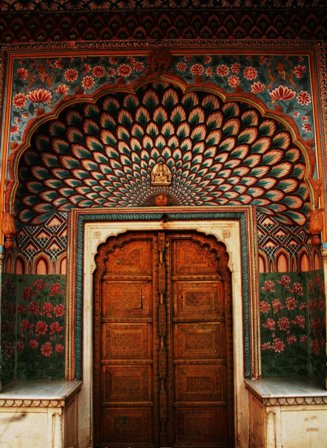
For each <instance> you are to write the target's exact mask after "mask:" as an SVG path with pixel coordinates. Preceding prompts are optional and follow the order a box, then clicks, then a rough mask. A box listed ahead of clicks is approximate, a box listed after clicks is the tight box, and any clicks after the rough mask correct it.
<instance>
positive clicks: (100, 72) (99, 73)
mask: <svg viewBox="0 0 327 448" xmlns="http://www.w3.org/2000/svg"><path fill="white" fill-rule="evenodd" d="M105 73H106V71H105V69H104V67H103V66H102V65H96V66H95V67H94V68H93V70H92V75H93V76H94V77H95V78H102V77H103V76H104V75H105Z"/></svg>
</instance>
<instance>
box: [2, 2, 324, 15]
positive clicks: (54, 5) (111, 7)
mask: <svg viewBox="0 0 327 448" xmlns="http://www.w3.org/2000/svg"><path fill="white" fill-rule="evenodd" d="M325 7H326V4H325V2H324V0H315V1H311V2H310V3H309V4H308V3H306V2H303V1H301V0H289V1H288V2H287V5H285V2H284V1H279V0H229V1H226V0H218V1H217V0H206V1H198V0H183V1H180V0H175V1H174V0H157V1H156V2H149V1H148V0H134V1H126V0H125V1H122V0H110V1H107V0H97V1H96V2H95V1H93V0H79V1H64V0H55V1H53V0H46V1H42V2H40V1H37V0H32V1H29V2H28V5H26V1H22V0H2V2H1V6H0V11H1V12H16V13H25V14H26V13H31V12H33V11H38V12H40V11H42V12H49V13H54V12H57V11H84V12H85V10H87V9H88V10H90V11H98V12H101V11H131V10H135V11H137V10H153V9H177V10H180V9H200V10H201V9H210V8H212V9H215V10H217V9H226V8H228V9H231V8H236V9H239V8H246V9H248V8H258V9H263V8H273V9H275V8H283V9H285V8H286V9H292V8H305V9H314V8H315V9H319V8H325Z"/></svg>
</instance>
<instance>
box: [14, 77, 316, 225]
mask: <svg viewBox="0 0 327 448" xmlns="http://www.w3.org/2000/svg"><path fill="white" fill-rule="evenodd" d="M124 101H125V105H124ZM99 105H101V107H102V109H100V108H99ZM81 111H82V112H83V114H84V115H83V114H81ZM115 114H116V115H115ZM113 116H114V119H113ZM67 117H68V118H67ZM64 120H66V122H65V121H64ZM67 120H68V123H67ZM77 123H78V124H79V126H80V127H81V128H82V129H83V132H80V129H78V126H77ZM56 126H57V127H56ZM69 126H70V128H69V130H68V131H67V133H69V137H68V136H67V134H66V135H65V138H62V135H61V133H64V132H65V131H66V127H69ZM72 128H74V129H75V130H76V135H72V134H74V132H73V131H72ZM46 129H47V130H48V131H49V130H51V132H52V134H53V135H52V137H53V138H54V140H55V143H54V142H52V143H51V144H52V148H51V150H52V155H51V151H48V150H47V149H46V146H47V141H44V142H42V133H43V136H46V135H47V132H46V131H45V130H46ZM51 132H50V134H51ZM56 133H57V134H56ZM92 133H93V134H92ZM98 135H101V137H100V138H98V137H97V136H98ZM85 136H86V137H85ZM84 137H85V138H87V145H83V144H80V143H79V141H78V139H81V140H83V138H84ZM44 138H45V140H46V137H44ZM60 139H61V142H62V144H63V146H65V147H66V149H64V150H62V149H60V148H59V146H60V144H59V143H58V141H59V140H60ZM74 139H75V140H74ZM37 142H38V143H37ZM83 142H84V141H83ZM36 143H37V144H36ZM32 144H36V146H37V145H39V148H38V150H39V152H40V154H39V155H40V159H42V160H43V166H42V165H38V166H39V167H40V169H39V170H38V169H37V168H35V163H34V162H35V157H36V153H35V151H34V162H33V154H32V153H33V148H31V145H32ZM78 145H79V146H78ZM77 147H78V149H76V148H77ZM72 148H73V151H72ZM29 150H30V151H29ZM65 151H66V152H65ZM28 152H30V154H28ZM31 154H32V156H31ZM44 154H46V155H44ZM29 155H30V158H31V159H32V161H31V160H30V161H28V156H29ZM41 155H42V157H41ZM23 156H24V157H25V159H26V160H25V167H24V168H25V169H26V170H27V171H28V174H26V173H25V180H26V181H25V183H24V182H23V190H24V191H27V193H28V194H25V195H24V194H21V197H20V202H21V203H23V204H24V205H25V214H22V211H20V215H19V218H20V220H22V221H23V222H25V223H29V224H40V223H42V222H44V221H45V220H46V219H48V217H49V214H51V213H52V212H53V211H54V210H59V211H69V210H70V209H71V208H73V207H88V208H89V207H91V208H92V207H98V206H101V207H107V206H108V207H114V206H121V207H128V206H144V205H146V201H147V198H148V197H150V196H153V195H154V194H156V193H157V192H162V188H161V189H158V188H156V187H153V186H152V185H151V181H150V172H151V170H152V168H153V166H154V165H155V164H156V162H157V161H158V160H162V161H163V162H164V163H166V164H167V165H169V167H170V168H171V170H172V171H173V177H174V179H175V181H174V182H173V183H172V185H171V186H170V187H169V188H168V187H167V188H164V189H163V190H164V192H165V193H167V194H170V195H172V196H173V197H174V198H175V204H176V205H236V206H238V205H247V204H248V205H250V204H252V205H256V206H257V207H259V208H260V209H261V211H263V212H264V213H266V214H268V215H274V216H275V217H276V218H277V219H279V221H281V222H283V223H286V224H290V223H296V224H300V225H303V224H305V222H306V212H305V211H303V209H304V207H305V205H307V204H308V202H311V203H312V204H313V203H314V201H313V196H314V195H313V187H312V174H313V170H314V163H313V155H312V152H311V149H310V148H309V146H307V145H306V143H305V142H304V141H303V140H302V139H301V138H300V136H299V132H298V130H297V128H296V126H295V124H294V123H293V121H292V120H291V119H290V118H289V117H288V116H286V115H285V114H283V113H281V112H279V111H277V110H274V111H273V110H269V109H267V107H266V106H265V104H264V103H263V102H262V101H261V100H259V99H258V98H257V97H256V96H255V95H254V94H251V93H245V92H241V91H235V92H234V93H226V92H225V91H223V90H222V89H220V88H219V87H218V86H216V85H215V84H213V83H205V82H202V81H201V80H198V82H196V83H194V84H186V83H185V82H184V81H183V80H181V79H180V78H179V77H177V76H175V75H171V74H163V75H157V74H153V75H146V76H144V77H140V78H139V79H138V80H137V81H135V82H134V83H132V84H130V85H125V84H123V83H117V84H107V85H105V86H102V87H101V88H99V89H98V90H97V91H96V92H94V93H93V94H92V95H84V94H82V95H74V96H69V97H66V98H64V99H63V100H62V101H61V102H60V103H58V104H57V105H56V106H55V107H54V109H53V111H52V112H50V113H47V114H45V115H44V116H41V117H38V118H35V119H32V120H31V121H30V123H29V124H28V126H27V128H26V129H25V131H24V135H23V143H22V144H21V145H19V146H18V147H17V148H16V149H15V150H14V152H13V153H12V154H11V156H10V178H11V181H10V183H9V187H8V188H7V193H6V209H7V210H11V211H12V212H13V211H14V206H15V200H16V199H17V196H19V195H17V190H18V186H19V180H20V179H19V164H20V161H21V159H22V157H23ZM57 156H58V157H57ZM62 156H63V157H62ZM56 157H57V159H56ZM65 157H66V162H65V165H63V159H64V158H65ZM78 160H80V161H81V163H80V165H78ZM26 161H27V162H26ZM58 161H60V163H59V166H53V165H52V164H58ZM33 164H34V165H33ZM105 165H106V166H107V167H108V169H106V168H105ZM26 166H27V168H26ZM54 170H56V171H54ZM73 171H74V173H73V175H72V172H73ZM90 172H92V175H91V177H90V176H88V174H87V173H90ZM76 173H77V174H76ZM31 174H32V175H31ZM49 174H50V176H49ZM74 175H76V176H77V177H76V176H75V177H74ZM92 176H93V178H92ZM33 177H34V181H30V179H31V178H33ZM67 179H70V181H68V180H67ZM85 179H88V181H87V182H86V181H85ZM133 179H134V180H133ZM135 179H136V180H135ZM101 182H102V184H101V188H100V190H101V194H98V195H97V194H96V193H97V191H96V190H98V191H99V184H100V183H101ZM58 192H59V193H58ZM86 195H89V196H86ZM37 198H42V201H43V202H41V203H40V202H38V199H37ZM69 198H74V199H73V202H69V201H70V199H69ZM90 198H92V199H90ZM94 198H96V200H94ZM53 201H56V202H55V203H53ZM56 204H57V205H56ZM31 210H32V211H33V213H34V216H32V215H33V213H32V214H31ZM29 213H30V216H29ZM40 216H42V219H39V217H40Z"/></svg>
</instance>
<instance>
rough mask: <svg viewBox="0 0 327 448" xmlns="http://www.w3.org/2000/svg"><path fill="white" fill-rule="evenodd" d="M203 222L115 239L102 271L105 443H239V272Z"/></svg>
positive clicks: (99, 400)
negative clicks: (235, 326)
mask: <svg viewBox="0 0 327 448" xmlns="http://www.w3.org/2000/svg"><path fill="white" fill-rule="evenodd" d="M227 263H228V255H227V253H226V248H225V245H224V244H223V243H221V242H218V241H217V240H216V239H215V238H214V237H209V236H204V235H203V234H200V233H198V232H195V231H178V232H176V231H152V232H127V233H125V234H123V235H120V236H118V237H114V238H109V239H108V240H107V241H106V243H104V244H102V245H101V246H100V247H99V249H98V252H97V256H96V266H97V267H96V270H95V273H94V394H93V400H94V436H95V441H96V446H113V447H125V446H133V447H134V446H135V447H137V446H142V447H159V446H171V447H173V446H176V447H177V446H183V447H188V446H195V445H196V446H197V447H198V448H199V447H217V448H218V447H232V446H234V442H233V439H234V415H233V353H232V351H233V349H232V347H233V341H232V304H231V275H230V271H229V269H228V266H227Z"/></svg>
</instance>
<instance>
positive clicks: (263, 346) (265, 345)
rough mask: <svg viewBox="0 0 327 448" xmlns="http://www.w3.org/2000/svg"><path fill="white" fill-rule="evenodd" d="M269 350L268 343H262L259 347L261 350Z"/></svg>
mask: <svg viewBox="0 0 327 448" xmlns="http://www.w3.org/2000/svg"><path fill="white" fill-rule="evenodd" d="M270 348H271V346H270V342H264V343H263V344H262V345H261V350H269V349H270Z"/></svg>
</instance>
